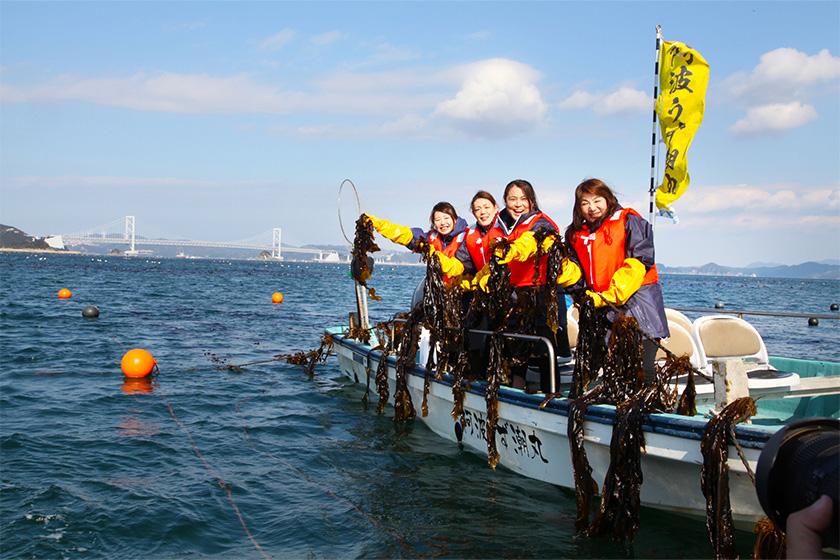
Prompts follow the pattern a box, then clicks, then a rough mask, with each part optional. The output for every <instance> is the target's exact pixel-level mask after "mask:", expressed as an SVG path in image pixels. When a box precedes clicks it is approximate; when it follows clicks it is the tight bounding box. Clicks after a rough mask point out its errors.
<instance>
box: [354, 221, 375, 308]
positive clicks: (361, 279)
mask: <svg viewBox="0 0 840 560" xmlns="http://www.w3.org/2000/svg"><path fill="white" fill-rule="evenodd" d="M377 251H379V245H377V244H376V241H374V239H373V222H371V221H370V218H368V217H367V216H366V215H365V214H362V215H361V216H359V219H358V220H356V235H355V237H354V238H353V249H352V251H351V254H352V255H353V259H354V260H355V262H356V267H355V269H354V270H353V273H354V274H353V276H354V279H355V280H356V282H358V283H359V284H361V285H362V286H364V287H365V288H367V290H368V295H369V296H370V298H371V299H373V300H381V299H382V298H381V297H380V296H378V295H376V290H375V289H373V288H371V287H369V286H368V285H367V281H368V280H369V279H370V277H371V276H372V275H373V270H372V269H371V268H370V263H369V261H368V254H370V253H376V252H377Z"/></svg>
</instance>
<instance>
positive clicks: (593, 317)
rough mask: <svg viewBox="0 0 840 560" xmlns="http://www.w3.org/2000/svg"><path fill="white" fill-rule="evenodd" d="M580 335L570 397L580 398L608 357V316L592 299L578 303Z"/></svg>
mask: <svg viewBox="0 0 840 560" xmlns="http://www.w3.org/2000/svg"><path fill="white" fill-rule="evenodd" d="M578 305H579V307H580V314H579V322H578V325H579V329H580V330H579V333H578V343H577V348H576V349H575V367H574V370H573V372H572V387H571V389H570V392H569V396H570V397H572V398H574V397H579V396H581V395H583V394H584V393H585V392H586V391H587V390H588V389H589V385H590V383H592V381H593V380H594V379H595V378H596V377H597V375H598V372H599V371H600V370H601V368H602V367H603V366H604V362H605V361H606V357H607V342H606V340H607V329H608V327H609V323H608V322H607V318H606V314H605V313H604V312H603V311H600V310H597V309H595V302H593V301H592V299H591V298H588V297H582V298H580V302H579V303H578Z"/></svg>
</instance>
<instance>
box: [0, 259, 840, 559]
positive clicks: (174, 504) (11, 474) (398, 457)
mask: <svg viewBox="0 0 840 560" xmlns="http://www.w3.org/2000/svg"><path fill="white" fill-rule="evenodd" d="M347 269H348V267H347V266H346V265H325V264H298V263H277V262H260V261H226V260H185V259H160V260H153V259H147V258H120V257H91V256H62V255H52V254H51V255H21V254H15V255H0V356H2V362H3V368H2V370H0V555H2V557H3V558H142V559H147V558H182V557H189V558H202V557H214V558H262V557H274V558H287V557H295V558H335V557H342V558H355V557H471V558H486V557H494V558H495V557H564V558H590V557H627V556H631V557H633V556H635V557H643V558H651V557H660V558H676V557H710V556H711V555H712V549H711V547H710V545H709V544H708V541H707V537H706V532H705V528H704V525H703V523H702V521H697V520H690V519H683V518H680V517H677V516H673V515H668V514H664V513H660V512H656V511H653V510H647V509H643V511H642V516H641V529H640V530H639V533H638V536H637V538H636V540H635V543H634V544H633V545H632V546H631V547H625V546H622V545H618V544H614V543H610V542H608V541H605V540H600V539H588V538H581V537H576V536H575V531H574V518H575V499H574V495H573V493H572V492H570V491H568V490H563V489H560V488H558V487H555V486H552V485H549V484H545V483H541V482H538V481H535V480H530V479H527V478H523V477H521V476H518V475H515V474H513V473H512V472H510V471H508V470H506V469H505V468H501V467H500V468H498V469H496V470H495V471H494V470H492V469H490V468H489V467H488V466H487V463H486V460H485V459H484V458H482V457H480V456H479V455H476V454H473V453H470V452H467V451H463V450H461V449H459V448H458V447H457V446H456V445H454V444H452V443H451V442H448V441H445V440H443V439H441V438H439V437H438V436H436V435H434V434H433V433H432V432H430V431H429V430H428V429H426V428H425V427H424V426H423V425H422V423H420V422H419V421H418V422H415V423H414V424H413V425H410V426H408V427H405V428H403V429H395V426H394V423H393V422H392V421H391V419H390V417H389V414H390V410H389V412H388V413H387V414H386V415H385V416H379V415H377V414H376V412H375V410H374V409H375V407H374V406H372V407H371V408H370V409H368V410H365V409H364V408H363V406H362V403H361V396H362V391H360V390H359V389H358V388H357V387H356V386H354V385H352V384H351V383H350V382H349V381H348V380H346V379H345V378H343V377H342V376H341V374H340V372H339V369H338V366H337V363H336V361H335V358H330V359H329V360H328V361H327V363H326V364H324V365H321V366H319V367H318V369H317V371H316V374H315V376H314V377H313V378H312V379H310V378H309V377H307V376H306V375H305V373H304V372H303V371H302V370H301V368H300V367H298V366H292V365H287V364H285V363H283V362H281V361H274V362H267V363H262V364H257V365H253V366H250V367H246V368H245V369H243V370H242V371H241V372H236V371H232V370H225V369H219V367H218V366H219V365H220V364H241V363H244V362H249V361H257V360H267V359H270V358H271V357H272V356H274V355H276V354H280V353H289V352H293V351H297V350H308V349H311V348H313V347H316V346H317V345H318V342H319V338H320V336H321V334H322V331H323V328H324V327H325V326H328V325H336V324H346V322H347V314H348V312H349V311H351V310H352V309H353V307H354V299H353V298H354V291H353V284H352V280H351V279H350V278H349V277H348V273H347ZM423 273H424V269H422V268H419V267H392V266H382V265H377V267H376V269H375V272H374V277H373V279H372V280H371V285H373V286H375V287H376V288H377V293H379V294H381V295H382V296H383V299H382V301H381V302H371V303H370V312H371V316H372V318H373V319H375V320H381V319H385V318H387V317H389V316H390V315H392V314H393V313H395V312H397V311H400V310H402V309H404V308H405V306H406V305H407V302H408V300H409V299H410V296H411V293H412V291H413V290H414V288H415V286H416V285H417V283H418V282H419V280H420V278H421V277H422V275H423ZM662 284H663V287H664V291H665V299H666V303H667V304H668V305H671V306H683V307H711V306H713V305H714V303H716V302H718V301H723V302H725V303H726V306H727V307H728V308H733V309H735V308H737V309H757V308H760V309H772V310H789V311H804V312H811V313H828V312H829V311H828V307H829V304H830V303H832V302H838V300H840V282H837V281H817V280H790V279H764V278H729V277H726V278H724V277H700V276H664V277H663V278H662ZM65 286H66V287H68V288H70V289H71V290H72V291H73V297H72V299H70V300H58V299H57V298H56V292H57V290H58V289H59V288H61V287H65ZM275 291H280V292H282V293H283V294H284V296H285V300H284V301H283V303H282V304H279V305H273V304H272V303H271V294H272V293H273V292H275ZM91 304H92V305H96V306H98V307H99V309H100V310H101V315H100V317H99V318H98V319H85V318H83V317H82V316H81V311H82V308H83V307H84V306H85V305H91ZM750 321H751V322H752V323H753V324H754V325H755V326H756V327H757V328H758V330H759V331H760V332H761V334H762V336H763V337H764V339H765V341H766V343H767V346H768V349H769V351H770V353H771V355H786V356H794V357H804V358H816V359H825V360H833V361H840V344H838V342H840V322H838V321H829V320H822V321H821V322H820V325H819V326H818V327H808V326H807V320H806V319H801V318H800V319H780V318H765V317H754V318H753V317H751V318H750ZM135 347H140V348H145V349H147V350H149V351H150V352H151V353H152V354H154V356H155V357H156V359H157V361H158V363H159V366H160V375H159V376H158V377H157V378H156V380H155V382H154V384H153V385H151V386H146V387H144V386H142V385H140V386H138V385H136V384H135V385H132V384H126V383H124V380H123V376H122V374H121V372H120V368H119V362H120V358H121V357H122V355H123V354H124V353H125V352H126V351H127V350H129V349H131V348H135ZM374 402H375V396H374ZM699 484H700V482H699V480H698V481H697V485H698V488H699ZM737 536H738V546H739V549H740V551H741V553H742V554H744V555H746V554H748V552H749V550H750V547H751V546H752V537H751V535H750V534H749V533H738V535H737Z"/></svg>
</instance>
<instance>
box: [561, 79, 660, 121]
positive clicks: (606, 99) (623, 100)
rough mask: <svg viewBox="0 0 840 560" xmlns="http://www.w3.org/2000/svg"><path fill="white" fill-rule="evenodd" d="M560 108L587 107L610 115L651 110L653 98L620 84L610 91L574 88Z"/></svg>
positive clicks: (597, 112)
mask: <svg viewBox="0 0 840 560" xmlns="http://www.w3.org/2000/svg"><path fill="white" fill-rule="evenodd" d="M558 107H559V108H560V109H589V108H591V109H592V111H594V112H595V113H596V114H598V115H612V114H615V113H627V112H634V111H651V110H652V109H653V100H652V98H651V97H650V96H649V95H648V94H647V93H645V92H643V91H641V90H638V89H635V88H632V87H629V86H621V87H619V88H618V89H616V90H614V91H611V92H595V93H593V92H588V91H585V90H581V89H579V90H576V91H575V92H574V93H572V94H571V95H570V96H569V97H567V98H566V99H564V100H563V101H561V102H560V103H559V104H558Z"/></svg>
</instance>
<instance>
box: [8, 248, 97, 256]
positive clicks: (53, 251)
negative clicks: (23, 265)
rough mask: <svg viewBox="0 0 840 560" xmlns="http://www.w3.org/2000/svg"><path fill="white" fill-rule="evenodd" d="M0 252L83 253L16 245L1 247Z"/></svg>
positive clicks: (80, 253)
mask: <svg viewBox="0 0 840 560" xmlns="http://www.w3.org/2000/svg"><path fill="white" fill-rule="evenodd" d="M0 253H50V254H53V255H82V254H83V253H82V252H81V251H65V250H63V249H18V248H14V247H0Z"/></svg>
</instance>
